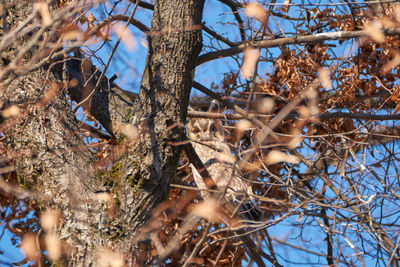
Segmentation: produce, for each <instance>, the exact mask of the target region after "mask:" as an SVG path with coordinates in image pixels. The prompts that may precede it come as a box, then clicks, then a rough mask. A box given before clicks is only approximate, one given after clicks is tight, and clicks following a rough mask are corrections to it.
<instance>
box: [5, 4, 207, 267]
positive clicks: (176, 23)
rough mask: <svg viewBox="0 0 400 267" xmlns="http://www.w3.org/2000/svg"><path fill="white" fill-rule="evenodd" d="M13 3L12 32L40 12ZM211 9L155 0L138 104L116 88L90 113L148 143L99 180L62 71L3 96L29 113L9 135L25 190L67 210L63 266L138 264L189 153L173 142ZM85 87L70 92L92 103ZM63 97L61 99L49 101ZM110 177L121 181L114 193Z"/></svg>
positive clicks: (179, 133)
mask: <svg viewBox="0 0 400 267" xmlns="http://www.w3.org/2000/svg"><path fill="white" fill-rule="evenodd" d="M7 3H11V6H12V7H11V8H10V9H9V10H8V20H7V21H8V22H9V23H8V24H7V28H8V29H13V28H15V27H16V25H18V23H20V22H21V21H22V20H23V19H24V18H26V17H27V16H29V14H31V13H32V12H33V7H32V5H31V4H26V3H24V4H20V5H16V6H14V5H13V1H7ZM203 5H204V1H202V0H187V1H181V0H160V1H156V3H155V8H154V15H153V21H152V27H151V34H150V35H149V37H148V40H149V51H148V56H147V61H146V67H145V72H144V75H143V79H142V83H141V88H140V93H139V95H138V97H137V99H136V101H135V103H134V105H133V106H132V107H130V105H129V102H130V100H129V99H128V98H127V97H126V95H124V94H123V93H121V91H120V90H119V89H118V88H117V87H115V86H111V87H109V86H108V83H107V82H102V83H101V86H100V87H101V89H100V90H98V92H96V94H95V95H94V97H93V98H92V99H91V100H90V105H89V106H88V109H89V110H90V113H91V114H92V115H93V116H94V117H96V119H98V120H99V121H100V122H101V123H102V125H104V127H105V128H106V129H107V130H108V131H109V132H110V133H111V134H112V135H115V136H118V132H117V130H116V128H117V127H116V125H117V124H118V123H120V122H127V123H131V124H134V125H136V126H137V127H138V128H139V129H141V136H140V138H139V139H138V140H136V141H135V142H133V143H131V145H130V147H129V149H128V150H127V151H126V153H125V154H124V155H123V156H122V157H121V158H120V159H118V160H117V161H116V162H115V163H114V164H113V166H112V168H111V170H110V171H109V172H106V173H102V174H99V173H96V168H95V157H94V155H93V154H92V153H91V152H90V150H89V149H88V148H87V146H86V145H85V143H84V142H83V141H82V138H81V137H80V135H79V127H78V121H77V120H76V119H75V116H74V114H73V111H72V108H71V106H70V105H69V103H68V102H67V100H66V96H65V93H64V92H65V90H64V89H63V84H64V83H63V81H62V80H61V78H60V68H57V67H53V68H50V67H49V66H47V67H45V68H42V69H39V70H37V71H35V72H32V73H29V74H27V75H24V76H21V77H17V78H16V79H15V80H13V81H12V82H11V83H10V84H9V86H7V88H6V89H4V90H2V91H1V92H0V100H1V101H2V102H3V104H2V106H3V108H7V107H9V106H12V105H18V106H19V107H20V108H21V110H22V112H21V114H20V115H19V116H18V117H17V118H14V119H15V122H14V121H13V120H12V119H10V118H9V119H7V120H6V123H7V124H8V125H11V126H13V127H12V128H10V130H8V131H7V139H6V140H7V141H6V142H7V145H8V147H9V148H10V149H12V150H14V151H15V152H16V153H18V155H20V156H19V157H18V158H17V159H16V161H15V165H16V169H17V173H18V175H19V179H20V183H21V184H23V185H24V186H25V187H27V188H29V190H31V191H32V192H35V193H36V195H37V200H38V203H39V204H40V207H41V208H43V209H48V208H56V209H58V210H59V211H61V213H62V217H63V220H62V224H61V225H60V226H59V230H58V236H59V237H60V238H61V239H62V240H63V242H64V244H65V246H64V247H65V249H66V250H65V251H66V253H65V256H64V258H63V259H62V260H61V261H62V264H63V265H74V266H90V265H95V264H96V252H97V251H98V250H99V249H101V247H102V246H108V247H112V248H117V249H119V250H120V251H122V252H124V253H125V255H127V254H129V253H131V255H129V256H128V257H127V261H128V262H131V261H134V260H135V259H136V256H137V255H136V241H141V240H140V228H141V226H143V225H145V224H146V222H147V220H148V219H149V217H150V215H151V212H152V209H153V208H154V207H155V206H157V205H158V204H159V203H160V202H162V201H163V200H164V199H166V197H167V193H168V185H169V183H170V181H171V179H172V178H173V176H174V175H175V171H176V167H177V162H178V159H179V154H180V148H179V147H178V146H174V145H172V144H173V143H174V142H177V141H180V140H183V136H184V126H183V125H184V124H185V120H186V111H187V105H188V101H189V94H190V89H191V83H192V71H193V69H194V67H195V65H196V59H197V57H198V54H199V53H200V51H201V48H202V39H201V28H200V25H201V18H202V10H203ZM4 30H5V29H3V31H4ZM30 38H31V36H27V37H26V38H25V37H24V38H20V39H19V42H18V43H16V44H15V45H12V46H11V47H9V50H8V51H7V52H4V53H3V52H2V53H1V55H0V57H1V59H2V62H3V63H2V64H3V66H6V65H7V64H8V63H9V62H12V61H13V59H14V58H15V56H16V55H17V54H18V51H19V50H20V49H21V47H23V46H24V45H25V44H26V43H28V42H29V41H30ZM10 51H12V53H10ZM29 53H31V54H33V52H32V51H30V52H28V53H27V54H26V57H25V59H24V62H25V63H27V62H29V59H30V55H29ZM10 55H11V56H10ZM74 64H75V67H74ZM78 65H79V64H78ZM67 70H68V72H69V76H70V78H77V79H78V80H80V81H81V80H82V79H83V78H84V77H83V76H82V75H83V74H82V71H80V70H79V69H78V66H77V65H76V62H75V63H73V62H70V63H68V68H67ZM93 82H94V84H95V83H96V81H93ZM79 90H82V88H79V86H77V87H72V88H69V89H68V93H69V94H70V96H71V98H73V99H74V100H76V101H79V99H82V98H83V95H82V94H81V93H80V91H79ZM54 92H56V94H55V95H54V97H52V98H50V99H47V98H46V97H47V96H49V95H51V94H53V93H54ZM121 96H122V97H121ZM127 107H130V108H129V109H127ZM105 176H107V177H105ZM105 180H107V181H110V180H112V181H113V185H112V187H110V184H105V182H104V181H105ZM101 192H110V193H111V194H112V196H113V199H114V206H115V207H116V213H114V214H113V218H111V216H110V214H108V213H107V205H105V204H104V202H101V201H98V199H97V196H98V193H101ZM136 260H137V259H136Z"/></svg>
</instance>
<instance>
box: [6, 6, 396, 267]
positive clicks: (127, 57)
mask: <svg viewBox="0 0 400 267" xmlns="http://www.w3.org/2000/svg"><path fill="white" fill-rule="evenodd" d="M278 2H283V1H278ZM292 2H296V1H292ZM308 2H310V3H311V2H312V1H308ZM325 2H326V1H325ZM108 3H111V1H108ZM297 3H307V1H297ZM322 3H324V1H322ZM323 8H324V7H321V9H323ZM339 8H341V9H345V7H339ZM103 10H104V7H103V6H99V7H98V8H95V9H93V11H92V12H93V13H94V14H95V15H99V14H101V12H102V11H103ZM108 10H109V9H108ZM301 12H302V8H301V7H293V8H291V12H290V14H289V15H291V16H298V15H299V14H300V13H301ZM128 13H129V12H128ZM135 18H136V19H138V20H141V21H142V22H144V23H145V24H146V25H147V26H148V27H150V21H151V12H150V11H148V10H144V9H141V8H139V9H138V12H137V13H136V15H135ZM276 19H277V20H278V21H279V23H280V27H281V28H282V29H284V31H285V32H294V26H295V25H293V24H290V23H287V22H283V21H282V20H280V19H279V18H276ZM203 21H204V22H206V24H207V26H209V27H211V28H213V29H215V30H216V31H217V32H219V33H222V34H223V35H224V36H226V37H229V38H230V39H231V41H240V37H239V32H238V30H237V27H236V26H234V25H232V24H230V23H227V22H232V21H233V15H232V14H231V10H230V9H229V8H228V7H226V6H224V5H222V4H221V3H220V2H219V1H217V0H207V1H206V5H205V9H204V15H203ZM270 28H271V30H272V31H273V32H278V28H277V27H276V25H275V24H274V23H272V22H270ZM129 29H130V31H131V32H132V34H133V36H134V37H135V40H136V42H137V46H136V47H137V48H136V49H135V50H133V51H131V50H127V49H126V47H124V45H123V43H122V44H121V45H120V47H119V49H118V50H117V53H116V55H115V57H114V58H113V60H112V62H111V65H110V67H109V69H108V70H107V76H108V77H111V76H112V75H114V74H117V75H118V79H117V80H116V83H117V84H118V85H120V86H121V87H122V88H123V89H125V90H130V91H133V92H137V91H138V88H139V85H140V80H141V74H142V72H143V69H144V64H145V59H146V54H147V49H146V48H145V47H144V46H143V45H142V44H141V39H142V38H144V33H142V32H140V31H139V30H137V29H136V28H134V27H132V26H130V27H129ZM209 40H210V39H209V38H208V37H207V36H206V35H205V37H204V42H205V45H206V46H207V44H208V41H209ZM115 41H116V36H112V41H111V42H110V44H106V45H105V46H103V48H101V49H100V50H99V51H98V53H97V55H98V56H99V57H100V59H101V61H102V62H106V61H107V58H108V55H109V54H110V52H111V49H112V46H113V45H114V44H115ZM213 43H214V45H215V42H213ZM352 44H354V41H353V40H350V41H346V42H344V43H343V44H342V45H339V46H337V47H335V48H332V49H333V51H334V53H335V54H336V55H346V51H348V49H349V47H350V46H351V45H352ZM97 46H98V45H94V46H91V47H90V48H91V49H96V48H97ZM206 46H205V48H204V49H203V53H205V52H206V51H207V49H208V48H207V47H206ZM222 47H223V48H225V46H224V45H222ZM268 52H269V53H270V54H272V55H273V56H274V57H277V56H278V55H279V53H280V50H279V49H278V48H273V49H269V50H268ZM263 53H264V55H265V54H266V51H265V50H264V51H263ZM93 62H94V63H95V64H97V65H98V66H100V67H101V66H102V65H101V64H100V62H99V61H97V62H96V60H95V59H93ZM272 69H273V66H272V64H271V63H261V64H260V70H261V71H260V73H269V72H271V71H272ZM231 70H232V71H234V72H237V71H238V65H237V63H236V62H235V60H233V59H231V58H224V59H218V60H215V61H212V62H208V63H205V64H203V65H201V66H199V67H198V68H197V69H196V75H195V80H196V81H199V82H200V83H202V84H203V85H205V86H207V87H209V86H210V84H211V83H214V84H217V85H219V84H221V81H222V80H223V76H224V74H225V73H227V72H229V71H231ZM192 94H199V93H198V92H196V91H192ZM378 152H379V148H378ZM368 160H369V161H370V160H376V159H370V158H368ZM365 175H368V174H367V173H366V174H365ZM366 180H367V179H366ZM370 185H371V186H372V187H373V186H374V185H375V184H374V183H372V182H371V184H370ZM364 192H365V195H372V194H373V193H374V191H373V189H371V188H370V186H366V187H365V188H364ZM327 194H329V192H327ZM390 207H391V206H390V205H389V204H387V206H386V209H390ZM379 211H380V210H379V209H378V210H377V211H376V212H379ZM303 218H304V219H302V220H300V222H297V221H296V220H297V219H298V216H293V217H291V218H289V219H287V220H285V221H283V222H281V223H279V224H277V225H275V226H272V227H271V228H269V229H268V231H269V233H270V235H271V236H272V237H275V238H277V239H282V240H287V241H288V242H289V243H291V244H293V245H297V246H299V247H303V248H304V249H308V250H312V251H315V252H317V253H322V254H324V253H325V252H326V242H325V241H324V239H325V237H326V235H325V233H324V231H323V229H322V228H321V227H319V226H318V223H315V222H312V225H310V226H308V227H304V228H303V229H301V226H302V225H304V226H306V225H307V224H308V223H309V221H308V220H310V219H307V216H305V217H303ZM11 237H12V235H11V234H10V233H9V232H8V231H5V233H4V236H3V238H2V239H1V243H0V250H1V251H3V252H5V254H4V255H0V261H4V262H15V261H20V260H21V259H22V254H21V252H20V251H19V249H17V248H15V247H14V246H12V245H11V243H10V241H9V240H10V238H11ZM299 237H301V238H299ZM349 237H353V236H352V234H351V233H350V234H349ZM302 239H303V240H305V241H306V242H301V240H302ZM275 249H276V252H277V253H278V254H279V255H281V256H283V257H284V258H281V259H279V258H278V259H279V260H280V261H281V263H282V264H283V265H284V266H301V265H302V264H303V265H307V266H321V265H326V260H325V258H324V257H317V256H311V255H310V254H309V253H305V252H302V251H301V250H297V249H293V248H289V247H287V246H285V245H283V244H276V243H275ZM335 249H337V248H335ZM341 249H342V250H343V251H344V253H347V254H349V255H350V254H351V253H352V252H353V250H352V249H350V246H348V247H346V246H344V247H343V248H341ZM284 260H286V261H284ZM365 260H366V263H369V264H367V266H371V265H370V264H373V261H372V260H371V261H369V260H368V259H367V258H366V259H365Z"/></svg>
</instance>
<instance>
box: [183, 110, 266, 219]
mask: <svg viewBox="0 0 400 267" xmlns="http://www.w3.org/2000/svg"><path fill="white" fill-rule="evenodd" d="M188 137H189V138H190V140H191V143H192V146H193V148H194V150H195V151H196V153H197V155H198V156H199V158H200V160H201V161H202V162H203V164H204V166H205V167H206V169H207V171H208V172H209V174H210V176H211V178H212V180H213V181H214V183H215V184H216V185H217V187H218V189H219V190H221V191H223V192H224V191H225V190H226V191H225V198H226V199H227V200H228V201H231V202H233V203H235V204H240V207H239V209H238V211H239V215H240V216H241V217H244V218H246V219H249V220H253V221H259V220H261V219H262V211H260V210H259V209H258V208H257V206H256V202H255V200H254V198H253V190H252V187H251V186H250V185H249V184H248V183H247V182H245V181H244V180H243V179H242V176H241V173H240V171H239V170H238V169H236V168H234V163H235V159H234V157H233V155H232V152H231V150H230V148H229V146H228V145H227V143H226V142H225V140H224V135H223V128H222V124H221V122H220V121H215V120H211V119H204V118H196V119H192V120H190V122H189V124H188ZM191 168H192V173H193V178H194V181H195V183H196V185H197V187H198V188H199V189H201V190H202V192H201V196H202V197H203V198H204V199H208V198H210V194H209V192H207V189H208V188H207V185H206V183H205V182H204V180H203V178H202V176H201V175H200V173H199V172H198V171H197V169H196V168H195V167H194V166H193V165H191Z"/></svg>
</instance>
